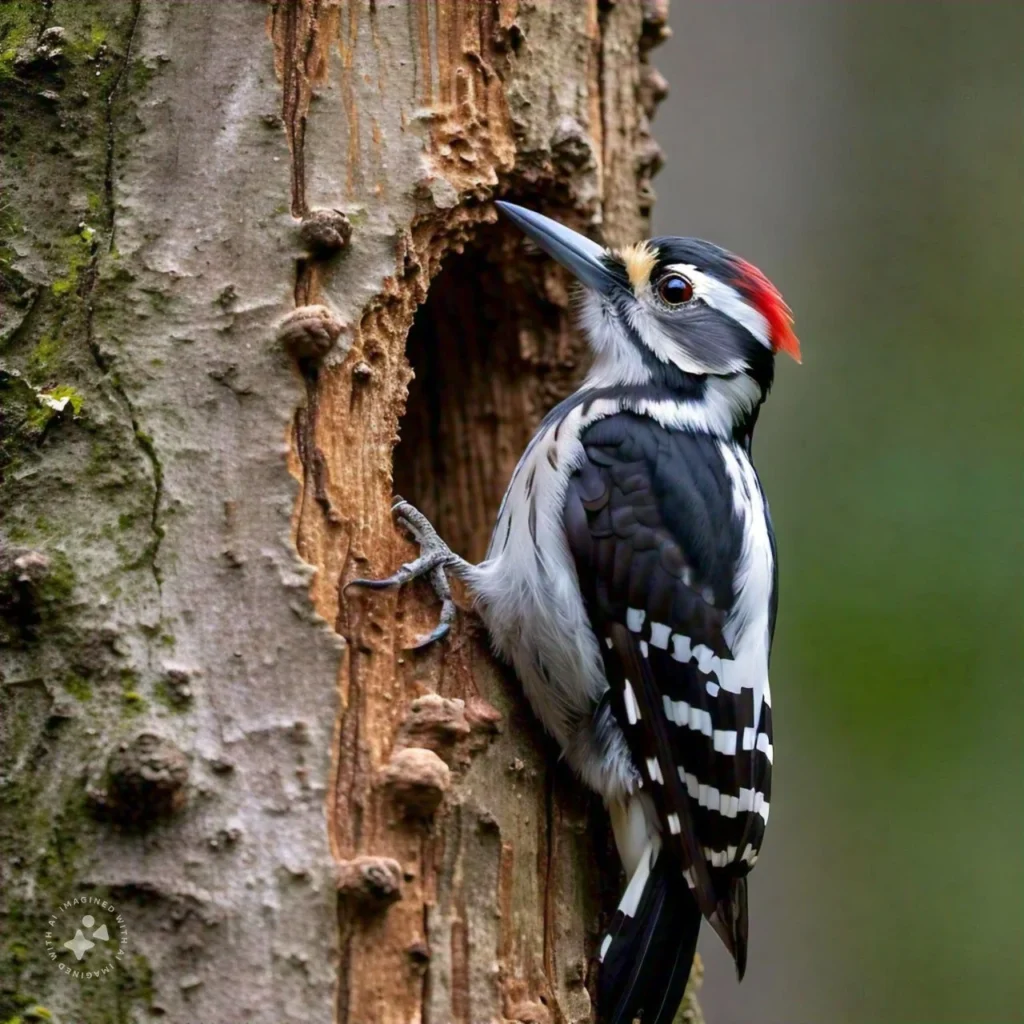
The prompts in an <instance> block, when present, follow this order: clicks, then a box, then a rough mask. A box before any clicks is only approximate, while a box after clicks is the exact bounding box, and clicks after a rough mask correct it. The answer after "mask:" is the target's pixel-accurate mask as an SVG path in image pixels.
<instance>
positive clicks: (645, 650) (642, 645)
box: [640, 640, 651, 658]
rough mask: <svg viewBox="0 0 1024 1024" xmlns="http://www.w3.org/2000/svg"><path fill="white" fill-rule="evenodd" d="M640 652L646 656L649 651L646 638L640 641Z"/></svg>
mask: <svg viewBox="0 0 1024 1024" xmlns="http://www.w3.org/2000/svg"><path fill="white" fill-rule="evenodd" d="M640 653H641V654H642V655H643V656H644V657H645V658H646V657H647V656H648V655H649V654H650V653H651V651H650V648H649V647H648V646H647V641H646V640H641V641H640Z"/></svg>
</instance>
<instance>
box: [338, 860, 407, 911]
mask: <svg viewBox="0 0 1024 1024" xmlns="http://www.w3.org/2000/svg"><path fill="white" fill-rule="evenodd" d="M337 880H338V892H339V893H340V894H341V895H342V896H345V897H347V898H348V899H350V900H353V901H354V902H355V903H358V904H359V905H360V906H362V907H363V908H364V909H367V910H383V909H384V908H385V907H387V906H388V905H389V904H391V903H394V902H395V901H396V900H400V899H401V898H402V867H401V865H400V864H399V863H398V861H397V860H393V859H392V858H390V857H355V858H354V859H353V860H343V861H340V862H339V863H338V866H337Z"/></svg>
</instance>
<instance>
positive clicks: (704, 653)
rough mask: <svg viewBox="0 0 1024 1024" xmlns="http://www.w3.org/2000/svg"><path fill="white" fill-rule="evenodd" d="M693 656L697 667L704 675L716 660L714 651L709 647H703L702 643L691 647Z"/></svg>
mask: <svg viewBox="0 0 1024 1024" xmlns="http://www.w3.org/2000/svg"><path fill="white" fill-rule="evenodd" d="M693 656H694V657H695V658H696V659H697V668H699V669H700V670H701V672H703V673H704V675H710V674H711V670H712V668H713V667H714V662H715V660H716V659H715V652H714V651H713V650H711V648H710V647H705V646H704V644H697V646H696V647H694V649H693Z"/></svg>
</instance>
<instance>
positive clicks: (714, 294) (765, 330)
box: [665, 263, 772, 348]
mask: <svg viewBox="0 0 1024 1024" xmlns="http://www.w3.org/2000/svg"><path fill="white" fill-rule="evenodd" d="M665 269H666V270H678V271H679V273H680V274H683V275H685V276H686V277H688V278H689V279H690V283H691V284H692V285H693V294H694V298H698V299H703V301H704V302H706V303H707V304H708V305H709V306H711V307H712V309H717V310H718V312H719V313H724V314H725V315H726V316H727V317H729V319H730V320H735V321H736V323H738V324H739V325H740V327H743V328H745V329H746V330H748V331H749V332H750V333H751V334H752V335H753V336H754V337H755V338H757V340H758V341H759V342H760V343H761V344H762V345H764V347H765V348H771V347H772V342H771V327H770V326H769V324H768V321H767V320H766V319H765V317H764V315H763V314H762V313H760V312H759V311H758V310H756V309H755V308H754V307H753V306H751V305H750V303H749V302H747V301H746V300H745V299H744V298H743V296H742V295H740V293H739V292H738V291H736V289H735V288H733V287H731V286H730V285H727V284H726V283H725V282H724V281H719V280H718V278H715V277H712V276H711V275H710V274H705V273H704V272H703V271H701V270H698V269H697V268H696V267H695V266H693V265H692V264H690V263H673V264H672V265H671V266H669V267H666V268H665Z"/></svg>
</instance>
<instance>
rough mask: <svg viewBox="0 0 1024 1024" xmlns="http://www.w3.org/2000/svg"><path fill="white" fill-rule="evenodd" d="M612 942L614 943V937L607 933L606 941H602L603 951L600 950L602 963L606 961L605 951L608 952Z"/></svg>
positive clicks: (599, 957) (599, 958)
mask: <svg viewBox="0 0 1024 1024" xmlns="http://www.w3.org/2000/svg"><path fill="white" fill-rule="evenodd" d="M611 944H612V937H611V936H610V935H606V936H605V937H604V942H602V943H601V952H600V954H599V956H598V960H599V961H600V962H601V963H604V955H605V953H607V952H608V949H609V947H610V946H611Z"/></svg>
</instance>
